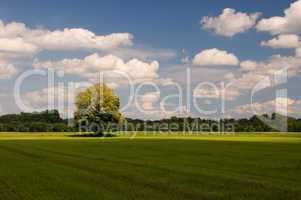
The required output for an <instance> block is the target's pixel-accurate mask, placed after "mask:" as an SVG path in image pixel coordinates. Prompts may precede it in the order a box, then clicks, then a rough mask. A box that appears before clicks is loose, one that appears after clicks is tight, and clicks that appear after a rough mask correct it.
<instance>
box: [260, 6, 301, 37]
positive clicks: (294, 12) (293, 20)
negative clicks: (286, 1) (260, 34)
mask: <svg viewBox="0 0 301 200" xmlns="http://www.w3.org/2000/svg"><path fill="white" fill-rule="evenodd" d="M256 28H257V30H258V31H266V32H270V33H271V34H298V33H301V0H298V1H295V2H293V3H292V4H291V5H290V7H289V8H288V9H286V10H285V11H284V16H283V17H280V16H275V17H271V18H267V19H262V20H260V21H259V22H258V24H257V26H256Z"/></svg>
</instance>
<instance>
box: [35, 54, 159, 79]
mask: <svg viewBox="0 0 301 200" xmlns="http://www.w3.org/2000/svg"><path fill="white" fill-rule="evenodd" d="M33 67H34V68H42V69H54V70H61V71H64V72H65V73H66V74H73V75H78V76H83V77H86V78H89V79H96V78H98V76H99V73H98V72H103V73H105V74H104V75H105V78H113V77H114V76H117V75H118V74H120V73H122V74H124V75H126V76H128V77H129V78H131V80H132V81H134V82H141V81H145V80H155V79H157V78H159V75H158V69H159V62H157V61H152V62H144V61H141V60H138V59H135V58H134V59H131V60H129V61H127V62H126V61H124V60H123V59H121V58H119V57H117V56H114V55H106V56H100V55H99V54H96V53H95V54H92V55H89V56H87V57H85V58H83V59H77V58H74V59H63V60H59V61H39V60H35V61H34V63H33Z"/></svg>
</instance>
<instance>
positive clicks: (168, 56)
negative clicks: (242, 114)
mask: <svg viewBox="0 0 301 200" xmlns="http://www.w3.org/2000/svg"><path fill="white" fill-rule="evenodd" d="M299 2H300V1H288V0H282V1H277V2H275V1H272V0H265V1H260V0H257V1H237V0H227V1H224V0H221V1H209V0H208V1H198V0H191V1H189V2H187V1H159V0H158V1H138V0H133V1H121V0H118V1H117V0H110V1H88V2H87V1H71V0H70V1H26V3H20V1H12V0H11V1H1V2H0V20H1V21H2V22H3V23H4V24H10V23H12V22H18V23H22V24H24V25H25V26H26V27H27V28H28V29H31V30H40V29H41V30H47V31H48V32H51V31H62V30H63V29H64V28H69V29H71V28H79V29H84V30H88V31H90V32H93V33H94V34H95V35H97V36H106V35H110V34H112V33H128V34H131V35H133V39H131V42H132V45H131V46H127V45H124V44H123V43H122V42H121V43H122V44H120V46H118V45H119V44H118V45H117V46H114V47H112V48H111V47H110V48H103V47H100V48H94V47H93V48H90V47H88V48H86V47H85V48H84V49H83V48H68V49H64V48H62V47H59V48H57V46H56V47H55V48H54V47H53V46H51V45H53V44H49V43H47V44H43V45H44V46H43V45H42V46H43V47H40V46H39V44H36V43H35V42H36V41H35V42H33V41H32V40H33V39H32V38H29V39H28V38H27V37H28V36H24V33H21V34H23V35H22V36H16V37H24V38H25V37H26V38H25V40H28V41H29V42H30V43H34V45H35V46H37V48H38V49H39V50H37V51H35V52H34V53H32V54H31V55H30V56H22V57H21V56H18V58H11V57H9V56H8V55H7V54H5V55H3V56H2V57H3V59H5V64H6V65H8V64H7V63H12V64H13V65H14V67H15V68H16V69H17V71H18V73H16V75H14V76H12V77H10V78H2V79H0V83H1V86H0V91H1V93H2V94H1V96H0V105H1V107H0V108H2V109H1V110H0V111H2V113H10V112H18V111H20V109H18V108H17V106H14V104H12V103H11V102H12V101H11V99H12V98H13V97H12V96H13V94H12V93H13V86H14V84H15V80H16V79H17V78H18V76H19V75H20V74H22V72H24V71H25V70H30V69H32V68H33V62H34V61H35V60H38V62H39V66H41V65H42V64H43V62H46V61H52V62H56V61H57V62H58V61H60V60H62V59H74V58H77V59H84V58H85V57H86V56H89V55H91V54H94V53H97V54H98V55H99V57H103V56H106V55H109V54H112V55H114V56H117V57H118V58H120V59H122V60H123V61H124V62H125V63H126V62H128V61H129V60H131V59H133V58H137V59H138V60H139V61H141V62H144V63H148V64H150V65H151V63H152V62H154V61H156V62H158V63H159V68H158V70H157V71H156V76H158V78H157V79H173V81H175V82H179V83H180V84H181V86H182V87H183V88H186V83H185V81H184V74H185V72H186V69H187V68H189V69H190V70H191V72H192V79H193V80H192V82H193V83H192V85H196V84H197V83H199V82H201V81H211V82H213V83H215V84H219V83H220V82H221V81H224V80H225V76H226V75H227V74H228V75H229V74H232V75H233V74H234V75H235V78H233V77H232V79H237V80H240V78H241V77H243V76H244V75H245V76H250V77H252V73H253V74H256V75H263V74H266V73H265V72H263V71H262V69H260V68H264V67H263V65H264V66H265V65H269V67H270V65H273V64H275V63H277V62H278V63H279V62H288V64H287V65H291V64H292V63H293V64H295V63H297V64H296V65H297V66H293V67H294V70H295V71H296V72H295V71H294V75H293V76H289V78H288V79H289V80H288V82H287V83H285V84H284V86H283V87H285V88H287V89H288V94H289V97H288V98H289V99H292V100H294V101H296V102H294V104H293V106H297V105H298V101H299V98H300V99H301V97H300V96H299V92H298V91H297V87H296V85H298V84H300V78H299V76H300V75H299V71H298V70H299V66H298V65H299V63H298V62H299V60H298V59H297V58H295V57H296V56H295V49H298V48H299V47H287V46H285V47H280V48H279V47H277V48H275V47H272V46H271V45H265V46H263V45H261V43H262V41H268V40H271V39H273V38H276V37H282V36H283V35H284V36H286V35H294V36H295V37H299V36H300V33H301V31H300V30H298V28H294V26H295V27H298V26H301V24H299V23H300V21H301V20H300V21H298V20H297V21H296V22H294V23H293V22H291V21H289V20H291V18H289V17H288V18H289V19H287V25H286V26H287V27H288V28H287V30H288V31H287V32H286V31H284V30H283V27H276V29H277V30H276V31H278V33H277V34H275V33H273V31H275V30H274V29H273V30H272V28H271V27H267V25H265V26H262V27H261V28H258V24H259V23H260V21H261V20H263V19H271V17H274V16H280V17H283V18H285V16H284V10H285V9H289V8H292V10H293V9H295V10H298V9H299V7H300V6H299V5H297V4H300V3H299ZM293 4H296V6H295V7H293V6H292V5H293ZM226 8H230V9H232V10H233V11H234V14H237V13H242V14H244V15H245V16H247V17H250V16H251V15H252V14H254V13H261V14H259V15H258V17H256V20H255V21H253V22H254V23H253V24H249V25H246V26H247V28H245V30H242V31H238V32H237V31H236V32H237V33H234V35H232V36H225V35H222V34H219V33H217V32H216V29H214V28H212V27H211V28H206V27H205V26H204V24H203V25H201V23H200V21H201V19H203V18H204V17H205V16H207V17H208V18H212V19H214V18H215V19H217V18H218V17H219V16H220V15H222V13H223V11H224V9H226ZM300 9H301V7H300ZM300 11H301V10H300ZM292 15H293V14H292ZM299 16H300V15H299ZM293 17H294V16H292V18H293ZM297 17H298V16H297ZM300 17H301V16H300ZM237 19H238V17H237ZM244 19H246V18H244ZM249 20H250V19H249ZM270 22H271V23H272V21H271V20H270ZM273 22H274V21H273ZM219 23H229V21H221V22H219ZM239 23H240V22H237V24H239ZM244 23H248V22H244ZM249 23H250V22H249ZM271 23H270V24H271ZM219 25H220V26H223V25H221V24H219ZM224 26H225V27H227V24H226V25H225V24H224ZM215 28H217V26H215ZM299 29H300V28H299ZM0 32H1V29H0ZM43 34H46V33H43ZM0 35H1V34H0ZM39 36H40V35H39ZM3 37H4V36H3ZM5 37H8V38H10V39H11V37H10V36H7V35H6V36H5ZM291 38H292V37H290V39H291ZM285 39H286V38H285ZM293 39H294V38H293ZM0 42H1V41H0ZM278 42H279V40H278ZM293 42H294V41H293ZM14 44H15V43H14ZM47 45H48V46H47ZM49 46H51V47H49ZM293 46H294V45H293ZM300 46H301V45H300ZM10 47H11V46H10ZM210 49H211V50H212V49H217V50H218V51H219V52H221V51H224V54H226V56H229V54H232V55H234V56H235V57H236V58H237V59H238V63H233V62H231V63H221V64H217V63H215V62H213V63H211V61H210V62H209V64H208V62H205V65H204V64H202V63H204V60H202V59H203V57H201V60H200V61H199V62H194V58H195V56H196V55H198V54H200V53H202V52H204V51H206V50H210ZM6 50H7V49H6ZM6 50H5V51H6ZM2 51H3V52H4V50H1V49H0V52H2ZM4 53H7V52H4ZM18 53H20V52H19V50H18ZM138 53H144V54H143V55H138ZM207 53H209V52H207ZM211 53H212V51H211ZM209 54H210V53H209ZM224 54H223V55H224ZM278 54H279V55H281V56H282V58H280V59H278V60H277V59H274V60H273V59H272V61H269V57H271V56H273V55H278ZM210 55H211V54H210ZM186 56H188V57H189V59H188V61H187V62H183V58H185V57H186ZM289 56H291V57H294V58H293V59H294V60H293V61H291V60H289V61H288V57H289ZM227 58H229V57H227ZM219 59H220V58H219ZM246 60H251V61H252V62H257V65H258V66H257V71H253V72H249V71H247V72H246V71H244V69H242V68H243V67H242V65H243V64H242V63H243V61H246ZM283 60H285V61H283ZM263 62H264V64H263ZM59 64H60V63H54V64H53V65H52V67H53V68H56V65H59ZM140 64H141V63H140ZM98 67H99V66H98ZM130 67H131V66H130ZM139 67H140V66H138V68H139ZM62 68H64V66H63V67H62ZM141 68H143V66H142V65H141ZM273 69H274V68H273ZM277 69H279V67H278V66H277ZM44 70H45V68H44ZM63 70H65V69H63ZM267 70H269V68H268V67H267ZM146 73H149V72H148V71H146ZM247 73H249V74H247ZM71 80H72V81H81V80H87V77H86V76H85V77H81V76H78V74H77V75H76V74H74V73H70V74H68V75H66V77H65V78H64V81H71ZM156 81H157V82H158V81H159V80H156ZM242 81H247V80H245V79H243V80H242ZM234 85H240V84H239V83H235V84H234ZM241 85H243V84H241ZM23 87H24V91H23V92H24V95H25V93H26V92H33V91H34V90H42V89H43V87H45V81H44V80H42V79H41V78H33V79H32V80H30V81H27V83H26V84H25V85H24V86H23ZM251 87H252V86H251V85H250V87H249V88H247V87H244V88H239V91H235V93H239V95H235V96H239V97H237V98H235V100H233V99H231V100H227V104H229V105H231V107H230V108H229V109H230V110H232V109H235V106H243V105H245V104H246V105H247V104H248V103H250V100H249V99H250V97H249V96H250V95H249V93H250V89H251ZM277 87H278V86H277ZM277 87H276V86H270V87H268V88H265V89H263V92H262V91H261V93H263V94H261V96H260V97H258V101H260V102H262V106H263V107H266V106H267V104H269V105H270V104H271V103H272V102H271V101H272V100H273V98H274V99H275V95H274V93H275V91H276V89H277ZM246 88H247V89H246ZM116 90H117V91H118V93H119V94H120V96H121V100H122V102H126V100H125V99H126V98H127V94H126V92H125V91H126V89H124V88H122V87H117V88H116ZM172 90H173V89H172V87H170V88H169V89H168V88H165V90H164V89H162V93H161V94H160V97H162V96H164V95H168V93H169V91H172ZM10 92H11V94H9V93H10ZM145 92H146V93H150V94H149V97H148V96H147V95H146V97H145V98H144V97H143V94H142V95H141V96H142V97H141V98H142V100H141V101H149V99H151V100H150V101H152V102H151V105H150V102H148V104H147V103H146V104H147V105H148V106H149V107H148V108H150V109H155V108H158V104H159V103H160V100H158V99H157V97H154V96H156V95H155V94H154V92H153V91H151V90H150V89H148V90H147V89H146V91H145ZM232 93H233V92H232ZM151 95H153V96H152V97H150V96H151ZM191 95H192V96H193V94H191ZM29 96H30V95H29ZM209 96H210V95H209ZM145 99H146V100H145ZM184 101H187V99H186V98H185V100H184ZM202 101H203V100H202ZM204 101H205V103H204V102H203V103H202V105H203V104H204V105H203V106H204V107H208V108H210V106H211V107H212V106H213V107H214V106H215V107H219V106H220V101H217V100H216V99H215V98H213V97H212V95H211V97H210V98H209V97H208V99H206V100H204ZM264 103H266V104H264ZM205 104H206V105H205ZM207 104H208V105H207ZM209 104H210V105H209ZM295 104H296V105H295ZM183 107H185V106H183ZM258 108H259V109H261V107H260V106H258ZM242 109H243V108H241V110H242ZM268 111H270V110H268ZM233 112H234V111H233ZM128 113H131V114H132V115H130V114H129V115H130V116H133V115H135V114H137V112H135V108H133V107H132V108H131V109H130V111H128ZM133 113H134V114H133ZM148 113H151V114H150V115H149V116H148ZM153 113H155V114H153ZM174 114H175V115H176V114H177V113H174ZM189 114H191V115H193V116H203V115H200V114H199V113H198V112H196V111H195V110H190V111H189ZM236 114H237V113H234V114H233V113H232V112H231V113H229V116H232V115H233V116H236ZM290 114H292V115H297V116H298V114H299V113H296V112H292V113H290ZM219 115H220V114H219V113H217V114H216V115H215V117H218V116H219ZM133 117H142V118H144V117H145V118H148V117H149V118H156V117H158V116H156V112H155V111H154V112H151V111H148V112H147V113H146V114H145V113H142V114H139V115H138V114H137V115H135V116H133Z"/></svg>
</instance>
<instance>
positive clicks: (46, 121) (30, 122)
mask: <svg viewBox="0 0 301 200" xmlns="http://www.w3.org/2000/svg"><path fill="white" fill-rule="evenodd" d="M73 130H74V128H73V127H69V126H68V125H67V122H65V121H64V120H63V119H62V118H61V117H60V114H59V112H58V111H57V110H51V111H49V110H46V111H43V112H33V113H20V114H9V115H3V116H1V117H0V131H3V132H70V131H73Z"/></svg>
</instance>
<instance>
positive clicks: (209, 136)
mask: <svg viewBox="0 0 301 200" xmlns="http://www.w3.org/2000/svg"><path fill="white" fill-rule="evenodd" d="M74 135H80V134H79V133H55V132H54V133H42V132H41V133H18V132H11V133H9V132H2V133H0V140H79V139H80V140H100V139H106V140H112V139H114V140H116V139H119V140H122V139H131V140H137V139H138V140H145V139H158V140H212V141H241V142H243V141H246V142H284V143H287V142H288V143H301V133H235V134H220V133H182V132H181V133H180V132H173V133H154V132H152V133H151V132H117V133H116V135H117V137H109V138H103V137H98V138H97V137H72V136H74Z"/></svg>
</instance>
